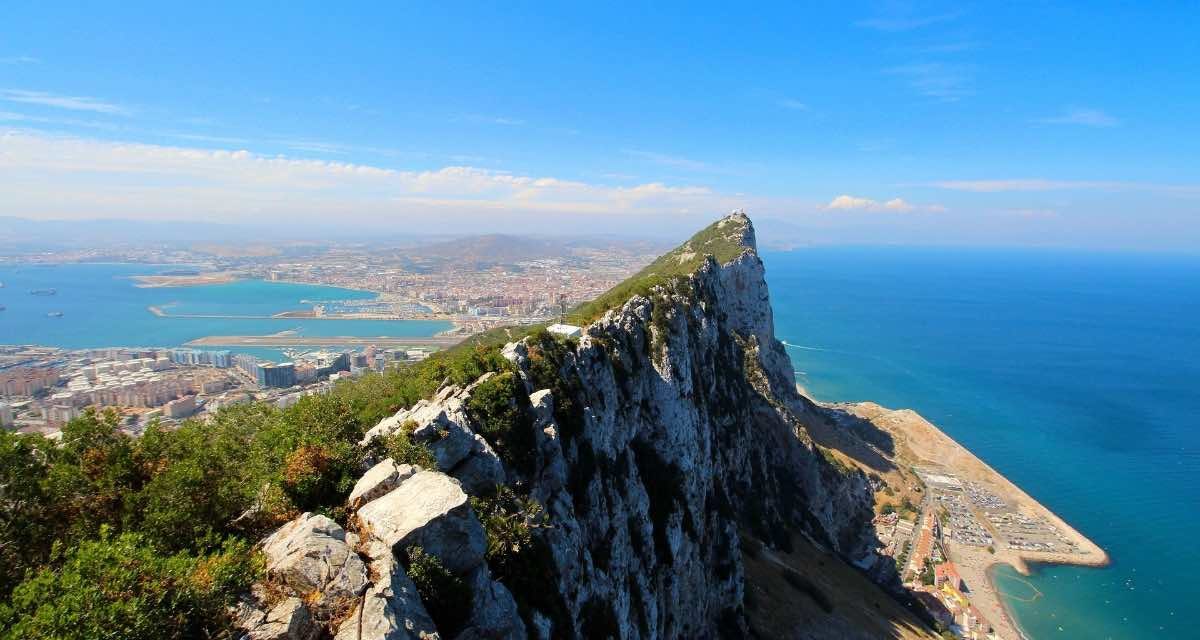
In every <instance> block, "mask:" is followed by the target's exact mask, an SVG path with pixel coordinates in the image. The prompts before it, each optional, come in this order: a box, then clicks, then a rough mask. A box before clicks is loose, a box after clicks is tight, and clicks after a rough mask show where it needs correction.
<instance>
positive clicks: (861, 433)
mask: <svg viewBox="0 0 1200 640" xmlns="http://www.w3.org/2000/svg"><path fill="white" fill-rule="evenodd" d="M804 401H805V404H806V405H807V407H806V408H807V409H808V411H807V412H806V413H807V414H808V416H809V417H810V418H809V419H808V420H806V421H805V426H806V427H807V428H808V432H809V435H811V436H812V438H813V440H816V442H817V444H819V445H821V446H823V447H828V448H830V449H836V450H838V451H840V452H841V453H844V454H846V455H847V456H849V457H851V458H853V459H854V460H856V461H858V462H859V463H861V464H863V465H866V466H867V467H870V468H871V469H873V470H875V471H877V472H879V473H887V472H889V471H895V470H896V464H895V462H893V460H894V459H895V457H896V444H895V441H894V439H893V438H892V434H890V433H888V432H887V431H884V430H883V429H880V428H879V427H877V426H875V425H874V424H873V423H871V421H870V420H866V419H863V418H860V417H858V416H856V415H854V414H852V413H850V412H849V411H847V410H845V409H843V408H840V407H836V406H822V405H817V404H815V403H812V402H811V401H809V400H808V399H807V398H804Z"/></svg>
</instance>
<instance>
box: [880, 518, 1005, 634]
mask: <svg viewBox="0 0 1200 640" xmlns="http://www.w3.org/2000/svg"><path fill="white" fill-rule="evenodd" d="M924 504H925V505H926V508H924V509H923V510H922V512H921V514H920V515H919V516H918V519H917V523H918V524H917V525H916V526H915V527H914V526H913V525H911V524H910V525H909V527H908V528H907V530H906V531H907V532H908V533H907V537H905V538H900V537H899V536H897V541H899V540H901V539H903V540H904V541H903V542H901V543H900V545H901V546H902V547H903V551H901V553H900V555H899V556H897V565H898V568H899V569H900V574H901V577H902V579H903V580H904V582H905V584H906V586H907V587H908V589H909V590H910V591H911V592H912V593H913V595H914V596H915V597H916V598H917V600H919V601H920V602H921V604H922V605H924V607H925V609H926V611H928V612H929V614H930V615H931V616H933V618H934V619H935V620H936V621H937V622H938V623H939V625H940V627H941V628H943V629H946V630H948V631H949V632H950V633H952V634H953V635H954V636H955V637H957V638H964V639H966V640H999V639H1000V636H999V635H998V634H997V633H996V631H995V629H994V627H993V626H992V624H991V623H990V622H989V621H988V620H987V618H986V617H984V615H983V614H982V613H980V612H979V609H977V608H976V607H975V605H973V604H972V603H971V600H970V597H969V596H968V595H967V594H969V593H971V589H970V588H969V587H968V586H967V585H966V584H965V583H964V581H963V579H962V577H961V576H960V575H959V573H958V570H957V567H956V566H955V564H954V563H953V562H951V561H950V559H949V554H948V550H947V549H946V535H947V533H948V529H947V527H946V526H945V521H944V520H943V519H942V518H941V517H940V516H942V515H944V514H943V513H942V512H941V511H940V509H939V507H938V502H937V501H936V500H926V501H925V503H924ZM895 515H896V514H889V516H895ZM889 516H880V518H884V519H890V518H889ZM880 518H877V519H876V520H877V521H878V520H879V519H880ZM896 522H906V521H905V520H904V519H903V518H899V519H898V520H896Z"/></svg>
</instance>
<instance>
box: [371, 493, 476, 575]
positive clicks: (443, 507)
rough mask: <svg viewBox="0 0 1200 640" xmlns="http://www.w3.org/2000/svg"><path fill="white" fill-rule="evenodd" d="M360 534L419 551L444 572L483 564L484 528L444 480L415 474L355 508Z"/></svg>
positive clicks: (464, 496) (464, 498)
mask: <svg viewBox="0 0 1200 640" xmlns="http://www.w3.org/2000/svg"><path fill="white" fill-rule="evenodd" d="M358 521H359V523H360V524H359V526H360V529H361V530H362V531H363V532H364V534H365V535H369V536H371V537H372V538H374V539H376V540H378V541H380V542H382V543H383V544H385V545H387V546H388V547H391V548H392V549H394V550H395V549H401V550H402V549H406V548H408V547H413V546H417V547H421V548H422V549H424V550H425V552H426V553H428V554H430V555H432V556H434V557H436V558H438V559H439V560H441V562H442V564H443V565H445V567H446V568H447V569H449V570H450V571H452V572H454V573H456V574H465V573H467V572H468V571H470V570H471V569H474V568H475V567H477V566H479V563H481V562H483V553H484V551H485V550H486V549H487V540H486V539H485V538H484V533H483V527H482V526H481V525H480V524H479V520H478V518H476V517H475V513H474V512H473V511H472V510H471V505H470V504H469V503H468V502H467V494H466V493H464V492H463V490H462V487H461V486H460V485H459V484H458V482H456V481H455V480H454V479H452V478H450V477H449V476H447V475H445V474H442V473H438V472H435V471H419V472H417V473H416V474H414V475H413V476H412V477H410V478H408V479H407V480H405V481H404V482H401V483H400V486H398V487H396V488H395V489H393V490H392V491H390V492H388V493H387V494H386V495H383V496H381V497H379V498H376V499H375V500H372V501H371V502H368V503H367V504H365V505H363V507H362V508H361V509H359V510H358Z"/></svg>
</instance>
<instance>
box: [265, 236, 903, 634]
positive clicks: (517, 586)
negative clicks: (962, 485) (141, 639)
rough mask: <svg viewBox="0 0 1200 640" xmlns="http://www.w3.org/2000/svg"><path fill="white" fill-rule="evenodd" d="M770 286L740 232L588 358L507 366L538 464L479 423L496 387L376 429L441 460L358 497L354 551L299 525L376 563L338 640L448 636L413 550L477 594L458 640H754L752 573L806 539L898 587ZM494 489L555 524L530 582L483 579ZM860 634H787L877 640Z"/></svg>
mask: <svg viewBox="0 0 1200 640" xmlns="http://www.w3.org/2000/svg"><path fill="white" fill-rule="evenodd" d="M763 276H764V267H763V263H762V261H761V260H760V259H759V256H758V254H757V251H756V247H755V237H754V229H753V226H752V224H751V222H750V220H749V219H748V218H747V217H746V216H744V215H742V214H733V215H730V216H728V217H726V218H724V219H722V220H721V221H719V222H717V223H716V224H714V225H713V226H711V227H709V228H708V229H706V230H705V231H703V232H701V233H700V234H697V236H696V237H694V238H693V239H692V240H691V241H689V242H688V243H685V244H684V245H683V246H681V247H680V248H679V249H676V250H675V251H674V252H672V253H670V254H667V255H666V256H664V257H663V258H661V259H660V260H659V261H657V262H655V263H654V264H653V265H651V266H650V267H648V268H647V270H646V271H643V272H642V273H641V274H639V275H638V276H636V277H635V279H634V280H632V281H630V282H629V283H626V285H622V287H619V288H618V290H615V291H614V292H613V293H611V294H610V295H609V296H607V298H604V299H602V304H594V305H590V306H587V307H585V308H583V309H581V310H580V313H581V314H583V317H582V319H583V320H587V321H588V322H587V323H586V326H585V327H584V330H583V335H582V337H580V338H579V339H578V340H575V339H569V340H568V339H562V338H555V337H553V336H550V335H548V334H545V333H544V332H543V333H540V334H535V335H531V336H528V337H525V338H523V339H521V340H519V341H514V342H512V343H510V344H507V345H506V346H504V348H503V353H504V356H505V357H506V358H507V359H508V360H509V361H510V362H512V363H513V365H514V366H513V368H512V369H513V370H512V371H509V372H506V373H501V374H499V375H501V376H503V375H510V376H513V375H515V376H516V379H518V380H519V382H518V383H516V384H514V385H513V387H514V388H515V389H516V392H515V393H514V397H513V399H512V407H513V408H514V410H515V411H517V412H519V414H520V416H521V419H520V420H518V421H517V423H516V424H517V427H516V428H517V429H519V430H522V433H520V434H517V435H518V436H520V437H516V438H513V439H512V441H513V442H527V443H528V445H529V446H528V450H527V451H519V452H516V453H513V452H511V449H512V447H511V443H510V446H508V448H507V449H506V448H505V447H503V446H497V443H495V442H489V441H488V440H487V438H485V437H483V434H487V433H489V432H491V430H492V428H491V425H489V424H486V418H485V417H481V416H479V415H477V413H476V412H473V411H471V410H470V408H469V403H470V399H471V397H472V394H473V393H476V388H481V387H482V385H486V384H489V383H491V382H495V380H491V381H489V378H492V377H493V376H495V375H496V374H487V375H485V376H484V377H483V378H481V379H480V380H479V381H477V382H476V383H475V384H473V385H469V386H467V387H464V388H459V387H454V386H448V387H445V388H443V389H442V390H441V391H439V392H438V393H437V394H436V395H435V396H434V397H433V398H431V399H429V400H426V401H422V402H421V403H418V405H416V406H414V407H412V408H409V409H406V410H404V411H401V412H400V413H398V414H397V415H396V416H394V417H392V418H389V419H388V420H385V421H384V422H382V423H380V424H379V425H378V426H377V427H376V428H375V429H372V430H371V432H369V433H368V434H367V437H366V440H365V442H364V444H365V443H369V442H371V441H373V440H375V439H378V438H382V437H385V436H387V435H388V434H390V433H394V432H395V431H396V430H398V429H406V430H407V431H408V432H410V433H411V434H412V435H413V437H414V438H415V439H417V440H419V441H423V442H426V443H428V445H429V447H430V449H432V451H433V453H434V458H435V459H436V466H437V469H435V470H425V471H422V470H418V469H415V468H412V467H408V466H407V465H396V464H395V463H392V462H391V461H390V460H386V461H383V462H379V463H378V464H377V465H376V466H375V467H374V468H372V469H371V470H370V471H369V472H367V473H366V474H365V475H364V477H363V479H362V480H361V481H360V483H359V485H360V486H359V487H356V488H355V491H354V493H353V494H352V495H351V505H350V506H351V508H353V509H357V515H356V516H355V517H354V518H352V520H351V524H350V526H349V528H350V529H351V531H350V532H349V533H346V532H343V533H342V534H338V533H337V532H336V531H335V532H333V533H330V529H329V527H328V526H327V525H328V524H329V523H321V525H322V527H324V528H321V527H316V528H313V527H308V528H307V529H305V528H304V527H300V529H301V530H303V531H308V530H313V531H319V532H320V535H321V536H323V537H322V538H321V539H320V540H319V541H317V542H311V541H310V542H309V543H304V544H301V545H300V546H301V547H302V548H308V549H311V548H313V547H312V546H311V545H313V544H315V545H316V546H317V547H320V548H324V547H321V545H322V544H325V541H327V540H333V541H334V542H335V543H336V542H338V541H339V540H341V541H343V542H341V543H340V546H339V545H338V544H332V547H335V549H333V551H332V552H325V551H323V552H321V553H326V554H327V555H328V553H332V554H333V555H334V556H337V557H341V555H339V554H342V550H341V547H345V546H351V547H355V548H357V550H358V551H359V555H360V556H361V558H362V562H360V563H357V564H353V563H349V562H340V564H339V565H338V566H339V567H347V566H351V565H352V564H353V566H354V567H358V566H359V565H362V567H363V568H362V569H360V570H359V571H360V573H362V574H363V576H365V578H364V579H363V580H362V581H361V583H362V585H365V586H361V588H358V589H357V591H356V593H355V594H354V597H356V598H358V600H359V601H358V602H355V603H350V604H347V605H346V606H344V607H343V613H342V614H340V615H335V616H334V618H335V619H331V621H330V622H328V623H327V624H328V626H329V632H330V633H334V634H336V637H337V638H339V639H341V638H359V637H361V638H368V637H371V638H382V637H420V635H421V634H422V633H432V632H433V631H434V630H433V628H432V627H433V622H432V621H431V618H430V615H429V614H428V613H427V612H426V610H425V607H424V606H423V605H422V599H424V600H426V601H427V600H428V599H429V598H430V595H431V594H426V593H417V591H418V589H416V588H415V587H414V586H413V583H412V581H411V580H409V579H408V577H407V576H406V575H405V569H404V567H403V566H402V565H403V563H398V562H397V561H396V560H395V559H396V558H401V559H403V558H404V553H405V549H406V548H409V547H411V546H413V545H415V544H417V543H418V542H419V543H420V544H419V546H420V547H421V548H422V549H424V551H425V552H428V553H430V554H432V555H434V556H437V557H438V558H439V559H440V560H441V561H442V563H443V564H444V565H445V566H446V567H447V568H448V569H449V570H450V571H451V572H452V573H454V574H455V575H458V576H462V577H463V578H464V581H465V583H466V584H468V585H469V587H470V589H471V592H472V594H473V598H472V599H471V602H472V604H471V605H470V611H463V612H462V616H461V617H462V620H461V622H462V625H461V628H460V629H456V630H455V632H454V634H451V633H448V630H446V629H440V630H439V631H441V633H442V636H443V637H451V636H452V635H457V637H472V638H473V637H497V638H498V637H513V638H518V637H535V638H573V637H586V638H593V637H596V638H599V637H615V638H623V639H624V638H696V637H743V636H746V635H748V634H750V633H751V632H752V629H751V626H752V622H753V618H754V614H753V612H749V611H748V609H751V608H753V607H748V606H747V605H748V603H747V579H748V578H747V569H746V555H745V554H746V553H747V549H748V548H750V547H753V548H754V550H755V551H754V555H755V557H756V558H761V557H762V555H761V554H762V553H764V552H765V553H767V554H773V553H777V554H781V555H784V554H791V553H793V552H794V551H795V550H794V549H793V547H794V546H795V545H796V544H797V542H798V541H799V542H800V543H802V544H803V546H804V548H805V549H806V550H809V551H806V552H805V553H815V554H818V555H819V556H820V558H822V559H821V560H820V562H822V563H823V562H825V561H829V562H833V563H845V564H847V565H848V564H853V565H854V566H856V567H858V569H857V570H853V571H852V572H853V573H858V572H859V571H861V572H862V573H865V574H868V575H870V576H871V577H872V578H873V579H874V580H875V581H876V582H878V583H881V584H885V585H888V584H891V583H893V582H894V575H893V572H894V571H893V568H892V567H893V565H892V563H891V561H883V560H880V559H879V558H878V557H877V556H876V555H875V554H874V545H875V542H876V541H875V539H874V535H873V530H872V528H871V525H870V521H871V516H872V510H871V504H872V501H871V494H870V488H869V486H868V482H867V479H866V477H865V476H864V475H863V474H862V473H860V472H858V471H856V470H851V469H849V468H847V467H845V466H843V465H839V464H837V463H836V461H834V460H833V459H832V458H829V457H827V456H826V455H823V453H822V451H821V450H820V449H819V447H817V446H816V445H815V444H814V443H813V441H812V440H811V438H810V437H809V436H808V432H807V429H806V426H805V425H806V423H809V422H811V421H813V420H817V419H820V418H819V417H818V415H817V412H816V410H815V408H814V407H813V406H812V405H811V403H809V401H808V400H806V399H805V398H803V397H802V396H800V395H799V394H798V393H797V392H796V387H795V380H794V374H793V370H792V366H791V363H790V361H789V359H788V356H787V353H786V352H785V350H784V348H783V346H782V345H781V343H780V342H779V341H778V340H776V338H775V335H774V331H773V321H772V312H771V305H770V300H769V296H768V293H767V286H766V282H765V280H764V277H763ZM497 450H500V451H501V454H497ZM506 451H508V453H505V452H506ZM371 462H375V461H371ZM439 477H440V478H442V480H440V481H439V480H438V478H439ZM496 484H504V485H507V486H509V487H512V488H513V489H514V491H515V492H516V493H517V494H519V495H521V496H528V497H529V498H531V499H532V500H534V501H536V503H537V504H538V505H540V508H541V510H542V512H543V517H541V518H539V519H538V520H537V522H536V526H534V527H533V528H532V542H531V547H532V551H530V552H529V553H527V554H526V555H524V556H522V560H521V562H522V564H523V566H524V573H523V574H520V575H517V574H515V573H514V571H512V570H511V569H507V570H503V571H500V570H498V569H497V568H496V567H489V564H488V561H487V556H486V555H485V552H484V548H485V544H486V543H485V541H484V540H483V539H482V538H483V537H485V536H484V534H483V532H482V531H481V530H480V524H479V521H478V514H475V513H474V512H473V511H472V507H471V505H470V503H469V502H468V501H467V498H466V496H467V494H471V495H475V494H483V493H488V492H490V491H492V490H493V487H494V486H495V485H496ZM293 524H295V523H293ZM289 526H292V525H289ZM305 526H307V525H305ZM334 526H335V527H336V525H334ZM295 528H296V527H293V529H295ZM339 531H340V530H339ZM280 535H281V534H278V533H277V534H276V536H277V537H278V536H280ZM287 535H290V536H292V537H293V538H294V537H295V536H296V535H298V534H296V533H295V531H292V530H289V533H287ZM314 535H315V534H314ZM339 535H340V538H339ZM346 540H348V542H345V541H346ZM297 544H299V543H297ZM305 544H307V545H309V546H305ZM813 550H815V551H813ZM796 553H799V552H796ZM316 555H318V556H320V555H321V554H320V553H318V554H316ZM309 556H313V554H312V553H309ZM771 557H774V556H771ZM797 557H801V556H797ZM803 557H808V556H803ZM813 557H814V560H813V563H814V565H815V563H816V562H817V561H818V560H816V559H815V557H816V556H813ZM293 564H294V563H293ZM272 566H284V567H291V570H292V571H297V572H298V576H299V577H298V578H296V577H293V581H294V580H295V579H302V580H308V582H319V581H321V580H326V581H330V583H331V584H335V583H336V585H339V589H341V591H343V592H344V591H346V590H347V589H349V588H350V587H353V586H355V585H359V584H360V581H359V580H358V579H357V578H356V577H351V578H347V577H345V576H342V575H340V574H339V575H338V576H337V579H336V580H333V579H332V578H329V574H330V571H329V570H328V567H325V566H324V565H322V566H321V567H318V568H317V569H315V570H311V571H305V570H297V569H295V567H294V566H293V565H289V564H288V563H286V562H275V564H273V565H272ZM822 566H824V565H822ZM845 568H846V567H845V566H843V569H845ZM340 570H341V569H339V571H340ZM314 573H315V574H316V575H317V576H318V578H311V577H306V576H309V575H310V574H314ZM813 589H815V587H814V588H813ZM833 589H834V591H833V592H827V593H821V594H817V595H813V594H812V593H810V594H809V596H810V597H812V598H813V599H815V600H816V601H818V602H819V604H820V605H821V608H825V609H828V608H833V607H836V606H837V600H838V599H839V598H840V597H843V595H842V594H839V593H837V592H836V589H837V587H836V586H835V587H833ZM801 591H803V589H801ZM873 593H875V594H876V595H877V594H878V592H877V591H876V592H873ZM789 597H795V598H802V597H804V596H803V595H802V594H801V595H793V596H789ZM845 597H851V596H848V595H847V596H845ZM853 597H860V596H858V595H855V596H853ZM872 597H874V596H872ZM351 599H353V598H351ZM326 600H328V598H317V599H316V600H315V601H316V602H318V603H323V602H325V601H326ZM784 600H785V601H786V597H785V598H784ZM251 604H252V603H251ZM285 604H286V605H287V606H288V607H292V606H294V603H291V602H290V601H288V602H287V603H285ZM279 606H284V605H279ZM875 607H876V608H878V607H880V605H879V604H878V603H876V604H875ZM288 610H289V611H290V609H288ZM350 610H352V613H351V614H350V615H348V616H347V615H346V614H345V613H344V611H350ZM266 613H268V612H259V613H258V614H256V615H258V617H257V618H255V619H256V620H262V619H263V618H264V615H265V614H266ZM881 615H882V614H881ZM265 617H266V618H271V616H269V615H268V616H265ZM276 617H278V616H276ZM435 617H436V616H435ZM262 624H266V623H262ZM271 624H274V625H275V626H274V627H271V628H272V629H274V628H279V627H280V623H279V621H278V620H273V622H271ZM849 624H850V627H851V628H847V629H834V628H832V627H828V628H815V627H814V628H808V629H805V628H797V629H795V633H791V632H789V633H788V634H789V635H792V636H794V637H870V636H871V634H868V633H856V632H855V631H854V629H853V628H852V627H853V623H852V622H851V623H849ZM249 628H250V629H251V635H253V629H254V627H253V625H250V626H249ZM305 628H307V627H305ZM255 637H259V636H255ZM279 637H288V636H279Z"/></svg>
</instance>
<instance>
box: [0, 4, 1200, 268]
mask: <svg viewBox="0 0 1200 640" xmlns="http://www.w3.org/2000/svg"><path fill="white" fill-rule="evenodd" d="M249 4H253V5H254V6H242V5H249ZM595 4H605V3H595ZM800 4H802V3H787V4H781V5H779V6H770V5H765V4H764V5H758V6H755V7H739V6H735V5H734V4H733V3H712V4H703V3H695V2H691V3H680V4H675V5H668V4H666V3H656V6H655V7H652V8H647V7H630V6H591V5H583V4H582V3H560V4H555V5H546V6H537V5H533V4H525V3H521V4H518V5H516V6H499V5H497V4H496V3H489V4H482V3H481V4H477V5H475V4H452V3H436V4H434V3H430V4H418V3H404V4H402V5H401V4H400V3H380V4H378V5H375V6H368V5H358V6H355V7H353V8H334V7H331V6H330V5H329V3H319V4H318V3H312V4H302V3H288V4H286V5H284V4H268V3H236V4H234V3H231V4H227V5H220V4H219V3H196V5H195V6H183V5H180V6H174V7H163V6H159V5H155V4H151V3H132V2H131V3H111V6H100V5H99V4H91V3H89V4H86V5H78V6H74V5H58V6H51V3H23V4H20V5H14V6H10V7H7V8H6V10H5V17H4V20H3V23H2V24H0V184H2V185H4V186H3V187H0V189H2V190H3V191H4V192H7V194H8V195H7V196H6V197H4V198H0V215H14V216H22V217H29V218H104V217H121V218H134V219H137V218H147V219H150V218H152V219H165V220H172V219H180V220H183V219H186V220H211V221H220V222H228V221H244V220H246V219H248V218H254V219H256V220H260V221H281V222H287V223H288V224H294V225H304V224H311V225H314V226H320V225H322V224H329V223H330V222H331V221H333V222H335V223H337V224H345V223H351V222H352V223H354V224H359V225H362V226H363V227H364V228H368V227H381V228H382V227H388V226H396V225H413V226H414V228H421V229H426V228H428V227H431V226H432V227H437V226H438V225H442V226H446V225H451V226H453V227H454V228H455V229H456V230H462V231H466V230H480V231H495V230H502V229H509V230H525V229H540V230H602V229H603V230H627V229H629V228H631V226H633V227H638V226H641V227H644V228H646V229H647V230H649V231H652V232H657V233H661V232H670V231H672V230H675V229H687V228H691V227H694V226H697V225H699V224H702V223H703V221H705V220H707V219H710V218H712V217H715V216H716V215H719V214H721V213H723V212H724V211H725V210H727V209H729V208H733V207H739V206H740V207H745V208H746V209H747V210H748V211H749V212H750V213H751V214H752V215H754V216H755V217H756V218H757V219H760V220H768V221H770V224H768V225H767V226H771V225H773V226H774V228H775V229H776V230H777V231H778V233H780V234H790V235H791V236H792V237H793V239H794V240H796V241H797V242H799V243H801V244H803V243H809V242H811V243H848V242H853V243H902V244H922V243H924V244H963V245H974V244H1013V245H1037V246H1040V245H1054V246H1076V247H1097V248H1129V249H1171V250H1186V251H1197V250H1200V161H1198V160H1200V81H1198V80H1197V79H1198V78H1200V44H1198V43H1200V38H1197V37H1196V34H1197V33H1200V7H1197V6H1196V5H1195V4H1194V3H1121V4H1116V3H1096V2H1088V3H1071V4H1049V3H1021V2H1012V3H979V4H959V3H953V4H936V3H863V4H851V3H827V4H819V5H811V6H798V5H800ZM804 4H807V3H804ZM760 226H762V225H760Z"/></svg>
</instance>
